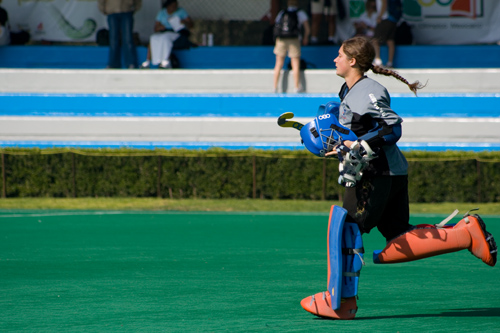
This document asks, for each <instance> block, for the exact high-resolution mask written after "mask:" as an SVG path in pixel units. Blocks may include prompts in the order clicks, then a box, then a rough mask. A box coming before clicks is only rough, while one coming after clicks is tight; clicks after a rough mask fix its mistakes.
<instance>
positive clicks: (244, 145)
mask: <svg viewBox="0 0 500 333" xmlns="http://www.w3.org/2000/svg"><path fill="white" fill-rule="evenodd" d="M398 146H399V148H400V149H401V150H402V151H411V150H422V151H446V150H454V151H475V152H479V151H500V142H478V143H470V142H427V143H426V142H417V143H414V142H400V143H398ZM0 147H2V148H16V147H17V148H134V149H156V148H164V149H173V148H179V149H180V148H182V149H201V150H206V149H209V148H215V147H216V148H224V149H230V150H241V149H248V148H254V149H263V150H277V149H286V150H302V149H305V148H304V147H303V146H302V145H301V144H300V143H298V142H185V141H177V142H172V141H161V142H158V141H145V142H142V141H141V142H139V141H0Z"/></svg>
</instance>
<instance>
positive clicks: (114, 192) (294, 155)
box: [1, 149, 500, 202]
mask: <svg viewBox="0 0 500 333" xmlns="http://www.w3.org/2000/svg"><path fill="white" fill-rule="evenodd" d="M1 152H2V189H3V196H6V197H55V198H57V197H157V196H160V197H166V198H207V199H218V198H240V199H241V198H265V199H309V200H341V199H342V193H343V188H342V187H341V186H339V185H338V184H337V177H338V162H337V161H336V160H335V159H326V160H325V159H320V158H316V157H314V156H313V155H311V154H309V153H307V152H305V151H302V150H301V151H288V150H281V151H280V150H277V151H260V150H243V151H241V150H240V151H234V150H222V149H210V150H205V151H193V150H160V149H158V150H131V149H130V150H128V149H118V150H111V149H109V150H90V149H89V150H76V149H62V150H56V149H44V150H40V149H3V150H2V151H1ZM405 155H406V157H407V159H408V160H409V164H410V167H409V173H410V177H409V180H410V186H409V192H410V200H411V201H412V202H498V201H499V199H500V152H484V153H470V152H406V153H405Z"/></svg>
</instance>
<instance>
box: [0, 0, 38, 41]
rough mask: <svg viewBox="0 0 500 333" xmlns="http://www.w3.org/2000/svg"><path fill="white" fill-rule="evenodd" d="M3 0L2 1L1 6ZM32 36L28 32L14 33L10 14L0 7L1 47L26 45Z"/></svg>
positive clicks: (0, 0)
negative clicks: (10, 22)
mask: <svg viewBox="0 0 500 333" xmlns="http://www.w3.org/2000/svg"><path fill="white" fill-rule="evenodd" d="M1 3H2V0H0V4H1ZM30 38H31V36H30V34H29V32H27V31H26V30H20V31H17V32H13V31H12V30H11V28H10V24H9V14H8V13H7V11H6V10H5V9H4V8H2V7H0V46H2V45H24V44H26V43H27V42H29V41H30Z"/></svg>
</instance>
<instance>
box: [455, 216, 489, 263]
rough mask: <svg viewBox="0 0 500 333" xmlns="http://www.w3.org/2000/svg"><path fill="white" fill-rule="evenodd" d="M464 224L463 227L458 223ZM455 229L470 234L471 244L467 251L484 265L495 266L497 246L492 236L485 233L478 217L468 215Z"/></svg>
mask: <svg viewBox="0 0 500 333" xmlns="http://www.w3.org/2000/svg"><path fill="white" fill-rule="evenodd" d="M462 221H463V222H464V223H465V225H463V224H462V223H460V222H462ZM462 221H460V222H459V223H458V224H457V225H456V226H455V227H464V228H466V229H467V231H468V232H469V234H470V237H471V240H472V242H471V243H472V244H471V246H470V247H469V251H470V252H471V253H472V254H473V255H475V256H476V257H478V258H479V259H481V260H482V261H483V262H484V263H485V264H487V265H490V266H495V264H496V263H497V244H496V242H495V239H494V238H493V235H492V234H490V233H489V232H488V231H486V225H485V224H484V222H483V220H482V219H481V218H480V217H479V215H469V216H466V217H465V218H464V219H463V220H462Z"/></svg>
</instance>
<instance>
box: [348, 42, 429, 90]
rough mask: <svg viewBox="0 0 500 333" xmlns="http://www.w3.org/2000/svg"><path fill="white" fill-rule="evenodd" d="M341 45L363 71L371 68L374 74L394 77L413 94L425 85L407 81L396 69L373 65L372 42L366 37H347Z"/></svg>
mask: <svg viewBox="0 0 500 333" xmlns="http://www.w3.org/2000/svg"><path fill="white" fill-rule="evenodd" d="M342 46H343V48H344V53H345V54H346V55H347V56H348V57H349V58H351V59H352V58H355V59H356V64H357V65H358V66H359V69H360V70H361V71H362V72H363V73H366V72H367V71H368V70H370V69H371V70H372V72H373V73H375V74H381V75H385V76H392V77H395V78H396V79H398V80H399V81H401V82H403V83H404V84H406V85H407V86H408V88H410V90H411V91H412V92H413V93H414V94H415V95H416V94H417V90H418V89H422V88H423V87H425V85H423V84H421V83H420V82H419V81H415V82H413V83H409V82H408V80H406V79H405V78H404V77H402V76H401V75H399V74H398V72H396V71H393V70H391V69H387V68H384V67H381V66H376V65H373V59H375V48H374V47H373V43H372V42H371V41H370V40H369V39H368V38H366V37H353V38H349V39H347V40H345V41H344V42H343V43H342Z"/></svg>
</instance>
